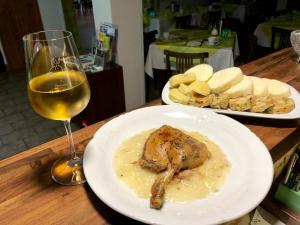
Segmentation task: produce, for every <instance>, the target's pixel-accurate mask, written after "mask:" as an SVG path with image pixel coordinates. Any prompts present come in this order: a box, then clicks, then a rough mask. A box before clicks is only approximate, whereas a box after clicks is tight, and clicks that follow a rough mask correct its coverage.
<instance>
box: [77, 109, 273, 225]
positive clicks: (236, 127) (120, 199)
mask: <svg viewBox="0 0 300 225" xmlns="http://www.w3.org/2000/svg"><path fill="white" fill-rule="evenodd" d="M163 124H168V125H171V126H174V127H177V128H182V129H185V130H190V131H198V132H200V133H202V134H204V135H206V136H207V137H209V138H210V139H211V140H212V141H213V142H215V143H216V144H218V145H219V146H220V147H221V149H222V150H223V152H224V153H225V154H226V155H227V157H228V159H229V161H230V162H231V164H232V167H231V170H230V173H229V175H228V177H227V179H226V182H225V183H224V185H223V186H222V187H221V189H220V191H219V192H218V193H216V194H214V195H212V196H210V197H207V198H205V199H199V200H195V201H193V202H191V203H186V204H183V203H169V202H166V203H165V204H164V206H163V208H162V209H161V210H154V209H151V208H149V199H142V198H138V197H137V196H136V194H135V193H134V192H133V191H132V190H131V189H130V188H128V187H127V186H126V185H125V184H124V183H123V182H122V181H120V180H119V179H118V178H117V176H116V173H115V170H114V168H113V166H112V159H113V155H114V154H115V152H116V150H117V148H118V147H119V146H120V144H121V143H122V141H123V140H124V139H126V138H128V137H131V136H133V135H135V134H136V133H138V132H140V131H143V130H148V129H150V128H159V127H160V126H161V125H163ZM83 168H84V172H85V175H86V178H87V181H88V184H89V185H90V187H91V188H92V190H93V191H94V192H95V194H96V195H97V196H98V197H99V198H100V199H101V200H102V201H103V202H104V203H106V204H107V205H108V206H110V207H111V208H113V209H114V210H116V211H118V212H120V213H122V214H124V215H126V216H128V217H131V218H133V219H136V220H139V221H142V222H144V223H150V224H172V225H182V224H189V225H193V224H197V225H199V224H201V225H207V224H220V223H224V222H226V221H230V220H233V219H235V218H238V217H241V216H242V215H244V214H246V213H248V212H249V211H251V210H252V209H254V208H255V207H256V206H257V205H258V204H259V203H260V202H261V201H262V200H263V199H264V197H265V196H266V194H267V192H268V191H269V188H270V186H271V183H272V179H273V163H272V159H271V157H270V154H269V152H268V150H267V149H266V147H265V145H264V144H263V143H262V142H261V141H260V140H259V139H258V138H257V137H256V136H255V134H253V133H252V132H251V131H250V130H249V129H248V128H247V127H245V126H244V125H242V124H241V123H239V122H237V121H235V120H233V119H231V118H229V117H227V116H224V115H219V114H216V113H214V112H212V111H208V110H206V109H198V108H193V107H188V106H178V105H164V106H152V107H147V108H142V109H138V110H135V111H132V112H129V113H126V114H124V115H121V116H119V117H117V118H115V119H113V120H111V121H109V122H108V123H106V124H105V125H104V126H102V127H101V128H100V129H99V130H98V131H97V132H96V134H95V136H94V138H93V139H92V140H91V141H90V143H89V144H88V145H87V148H86V150H85V153H84V159H83Z"/></svg>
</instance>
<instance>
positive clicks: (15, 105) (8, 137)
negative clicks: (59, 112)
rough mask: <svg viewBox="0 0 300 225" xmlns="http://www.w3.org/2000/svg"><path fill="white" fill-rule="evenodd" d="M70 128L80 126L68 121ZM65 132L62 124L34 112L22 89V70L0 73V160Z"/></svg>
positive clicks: (23, 84)
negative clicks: (70, 123)
mask: <svg viewBox="0 0 300 225" xmlns="http://www.w3.org/2000/svg"><path fill="white" fill-rule="evenodd" d="M72 128H73V129H72V130H73V131H75V130H77V129H79V128H80V127H79V126H78V125H76V124H72ZM62 135H65V129H64V126H63V123H62V122H60V121H51V120H47V119H44V118H42V117H40V116H39V115H37V114H36V113H35V112H34V111H33V110H32V108H31V106H30V104H29V101H28V98H27V92H26V73H25V72H23V71H22V72H14V73H8V72H5V73H0V159H3V158H6V157H9V156H12V155H14V154H16V153H19V152H22V151H24V150H26V149H28V148H31V147H34V146H36V145H39V144H41V143H44V142H47V141H49V140H52V139H55V138H58V137H60V136H62Z"/></svg>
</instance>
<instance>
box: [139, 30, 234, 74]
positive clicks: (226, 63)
mask: <svg viewBox="0 0 300 225" xmlns="http://www.w3.org/2000/svg"><path fill="white" fill-rule="evenodd" d="M209 36H210V34H209V33H208V31H207V30H198V29H191V30H188V29H181V30H179V29H176V30H171V31H170V39H168V40H157V41H155V42H154V43H152V44H151V45H150V46H149V51H148V55H147V60H146V64H145V72H146V73H147V74H148V75H149V76H150V77H152V78H153V77H154V76H153V69H161V70H164V69H166V64H165V55H164V53H163V52H164V50H166V49H168V50H171V51H176V52H192V53H193V52H208V53H209V57H208V58H207V59H206V63H208V64H210V65H211V66H212V67H213V68H214V71H218V70H221V69H224V68H227V67H231V66H234V56H238V55H239V48H238V40H237V38H236V34H235V33H232V34H231V36H230V37H227V38H222V37H218V39H219V41H218V43H217V44H216V45H213V46H211V45H208V42H207V38H208V37H209Z"/></svg>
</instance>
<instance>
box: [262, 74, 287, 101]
mask: <svg viewBox="0 0 300 225" xmlns="http://www.w3.org/2000/svg"><path fill="white" fill-rule="evenodd" d="M263 80H264V81H265V82H266V83H267V86H268V91H269V94H270V95H271V96H275V97H290V96H291V91H290V87H289V86H288V85H287V84H286V83H283V82H281V81H279V80H274V79H267V78H263Z"/></svg>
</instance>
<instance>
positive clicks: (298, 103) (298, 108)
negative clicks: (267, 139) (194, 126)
mask: <svg viewBox="0 0 300 225" xmlns="http://www.w3.org/2000/svg"><path fill="white" fill-rule="evenodd" d="M289 87H290V90H291V98H293V100H294V102H295V108H294V109H293V110H292V111H291V112H289V113H285V114H268V113H253V112H239V111H233V110H231V109H212V108H207V109H208V110H211V111H214V112H217V113H222V114H228V115H238V116H250V117H261V118H273V119H298V118H300V94H299V93H298V91H297V90H296V89H295V88H293V87H292V86H290V85H289ZM169 89H170V85H169V82H168V83H166V85H165V86H164V89H163V91H162V94H161V98H162V100H163V102H164V103H166V104H168V105H182V104H180V103H177V102H173V101H172V100H171V99H170V98H169ZM189 106H190V107H196V106H192V105H189ZM196 108H199V107H196Z"/></svg>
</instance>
